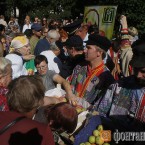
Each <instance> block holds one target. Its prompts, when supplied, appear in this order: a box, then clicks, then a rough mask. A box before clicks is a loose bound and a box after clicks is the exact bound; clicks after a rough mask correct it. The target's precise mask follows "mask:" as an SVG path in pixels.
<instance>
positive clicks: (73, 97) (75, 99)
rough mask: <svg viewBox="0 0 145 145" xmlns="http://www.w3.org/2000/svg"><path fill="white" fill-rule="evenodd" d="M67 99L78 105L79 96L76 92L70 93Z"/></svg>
mask: <svg viewBox="0 0 145 145" xmlns="http://www.w3.org/2000/svg"><path fill="white" fill-rule="evenodd" d="M67 99H68V101H69V103H70V104H72V105H74V106H76V105H77V96H76V95H74V94H70V95H68V96H67Z"/></svg>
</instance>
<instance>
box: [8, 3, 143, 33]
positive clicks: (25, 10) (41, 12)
mask: <svg viewBox="0 0 145 145" xmlns="http://www.w3.org/2000/svg"><path fill="white" fill-rule="evenodd" d="M6 4H7V11H6V14H7V15H9V16H10V14H11V11H12V9H14V8H15V7H17V8H18V9H19V10H20V17H19V19H24V17H25V16H26V15H27V14H28V15H30V16H31V17H32V18H34V17H35V16H38V17H44V16H45V17H47V18H57V19H61V18H65V17H68V18H71V17H73V18H75V17H76V16H78V15H79V14H80V13H84V7H85V6H88V5H117V6H118V10H117V16H116V25H119V21H118V20H119V17H120V15H122V14H124V15H126V16H127V19H128V24H129V26H135V27H137V28H138V29H139V30H141V31H143V30H144V28H145V15H144V10H145V2H144V0H137V1H134V0H6Z"/></svg>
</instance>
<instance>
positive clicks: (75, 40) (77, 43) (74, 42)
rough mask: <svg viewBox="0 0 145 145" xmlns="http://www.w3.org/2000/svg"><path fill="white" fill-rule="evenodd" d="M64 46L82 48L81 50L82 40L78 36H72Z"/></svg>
mask: <svg viewBox="0 0 145 145" xmlns="http://www.w3.org/2000/svg"><path fill="white" fill-rule="evenodd" d="M64 45H65V46H68V47H82V50H83V40H82V39H81V37H80V36H78V35H74V36H71V37H70V38H68V39H67V40H66V42H65V43H64Z"/></svg>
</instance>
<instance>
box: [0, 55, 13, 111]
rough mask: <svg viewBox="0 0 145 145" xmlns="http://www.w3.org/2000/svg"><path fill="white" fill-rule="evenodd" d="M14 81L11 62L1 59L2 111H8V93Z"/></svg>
mask: <svg viewBox="0 0 145 145" xmlns="http://www.w3.org/2000/svg"><path fill="white" fill-rule="evenodd" d="M11 79H12V69H11V61H10V60H8V59H6V58H4V57H0V111H8V110H9V109H8V105H7V99H6V93H7V91H8V89H7V86H8V84H9V83H10V81H11Z"/></svg>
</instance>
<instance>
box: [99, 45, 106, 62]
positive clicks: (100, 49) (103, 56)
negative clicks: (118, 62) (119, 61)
mask: <svg viewBox="0 0 145 145" xmlns="http://www.w3.org/2000/svg"><path fill="white" fill-rule="evenodd" d="M97 49H98V51H102V52H103V54H102V59H104V58H105V57H106V51H105V50H103V49H102V48H100V47H97Z"/></svg>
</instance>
